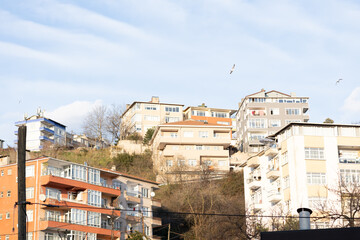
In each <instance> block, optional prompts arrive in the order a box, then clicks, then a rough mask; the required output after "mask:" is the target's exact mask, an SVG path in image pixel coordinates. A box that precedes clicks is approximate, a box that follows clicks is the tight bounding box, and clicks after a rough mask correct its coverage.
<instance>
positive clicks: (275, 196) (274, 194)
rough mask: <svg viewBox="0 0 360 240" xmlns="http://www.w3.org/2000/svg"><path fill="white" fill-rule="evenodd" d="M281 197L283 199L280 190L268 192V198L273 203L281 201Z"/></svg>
mask: <svg viewBox="0 0 360 240" xmlns="http://www.w3.org/2000/svg"><path fill="white" fill-rule="evenodd" d="M281 199H282V196H281V193H280V192H278V191H274V190H272V191H270V192H269V193H268V200H269V201H270V202H272V203H277V202H279V201H281Z"/></svg>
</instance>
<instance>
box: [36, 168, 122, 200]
mask: <svg viewBox="0 0 360 240" xmlns="http://www.w3.org/2000/svg"><path fill="white" fill-rule="evenodd" d="M45 174H46V173H45ZM40 183H41V185H43V186H49V187H54V188H60V189H61V188H63V189H66V190H72V191H74V190H75V191H84V190H86V189H92V190H96V191H99V192H102V193H103V194H107V195H110V196H114V197H117V196H119V195H120V194H121V193H120V190H118V189H114V188H109V187H104V186H99V185H94V184H90V183H87V182H82V181H79V180H73V179H70V178H63V177H59V176H53V175H45V176H41V178H40Z"/></svg>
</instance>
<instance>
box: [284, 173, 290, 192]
mask: <svg viewBox="0 0 360 240" xmlns="http://www.w3.org/2000/svg"><path fill="white" fill-rule="evenodd" d="M289 187H290V176H289V175H288V176H286V177H284V189H285V188H289Z"/></svg>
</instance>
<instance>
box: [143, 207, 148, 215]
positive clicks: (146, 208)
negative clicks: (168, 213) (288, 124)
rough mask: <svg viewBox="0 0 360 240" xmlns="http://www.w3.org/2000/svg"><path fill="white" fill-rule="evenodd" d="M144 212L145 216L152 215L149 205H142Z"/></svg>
mask: <svg viewBox="0 0 360 240" xmlns="http://www.w3.org/2000/svg"><path fill="white" fill-rule="evenodd" d="M142 212H143V215H144V216H145V217H150V211H149V208H148V207H142Z"/></svg>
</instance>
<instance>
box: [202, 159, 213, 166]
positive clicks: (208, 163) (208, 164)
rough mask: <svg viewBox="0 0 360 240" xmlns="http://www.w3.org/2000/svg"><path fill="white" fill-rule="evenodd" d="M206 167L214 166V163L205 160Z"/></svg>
mask: <svg viewBox="0 0 360 240" xmlns="http://www.w3.org/2000/svg"><path fill="white" fill-rule="evenodd" d="M204 165H205V166H212V165H213V162H212V161H211V160H205V161H204Z"/></svg>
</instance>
